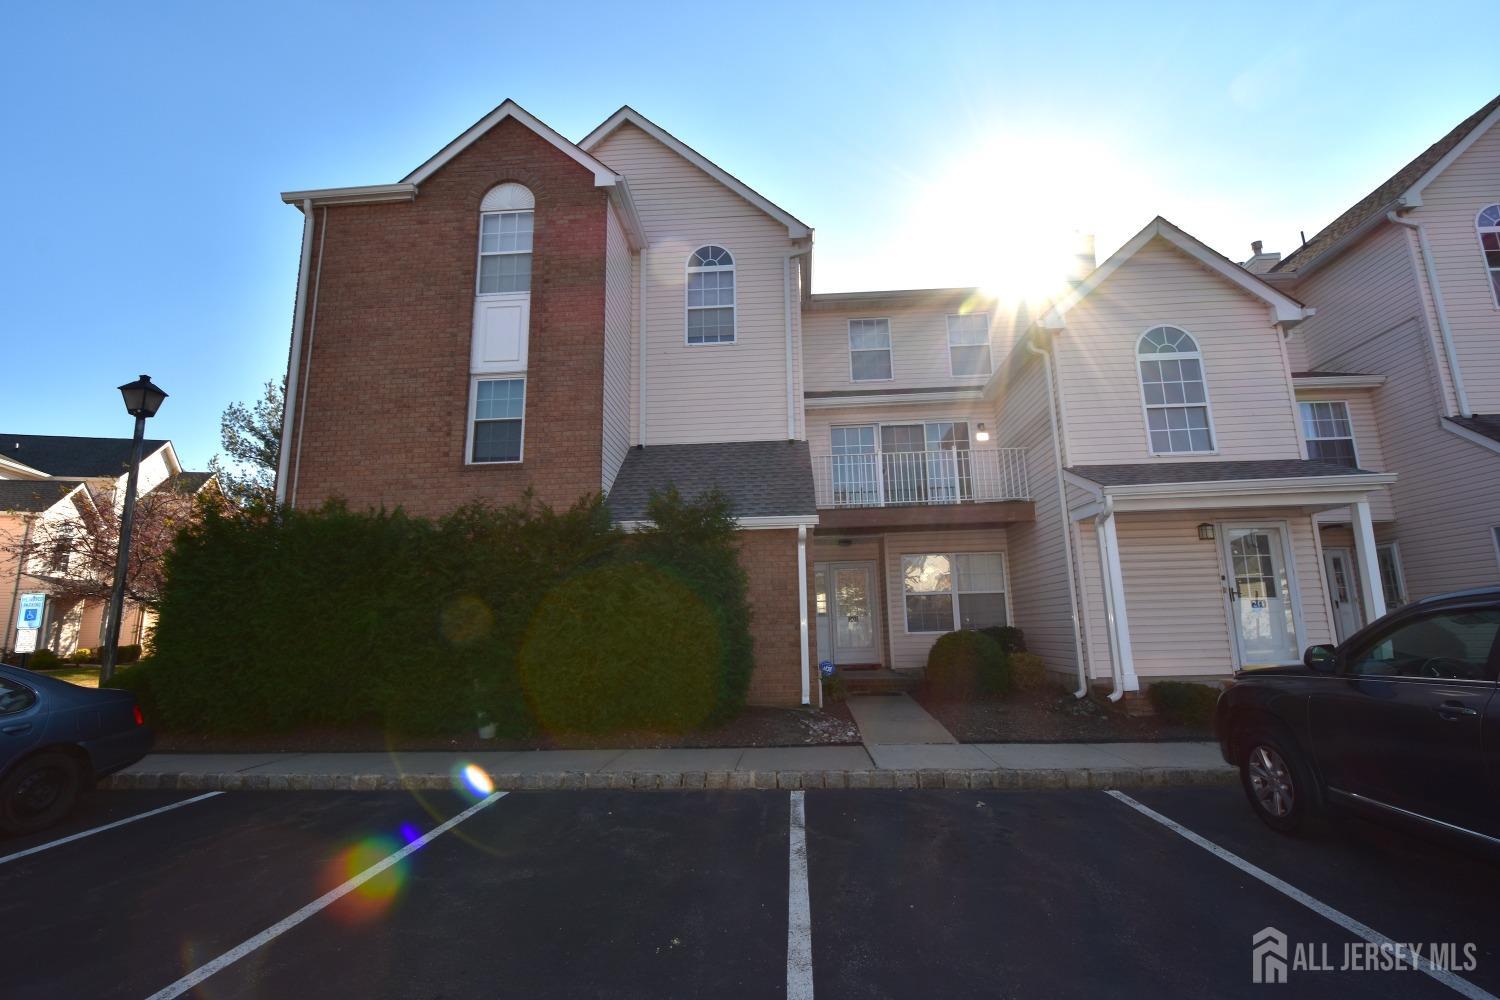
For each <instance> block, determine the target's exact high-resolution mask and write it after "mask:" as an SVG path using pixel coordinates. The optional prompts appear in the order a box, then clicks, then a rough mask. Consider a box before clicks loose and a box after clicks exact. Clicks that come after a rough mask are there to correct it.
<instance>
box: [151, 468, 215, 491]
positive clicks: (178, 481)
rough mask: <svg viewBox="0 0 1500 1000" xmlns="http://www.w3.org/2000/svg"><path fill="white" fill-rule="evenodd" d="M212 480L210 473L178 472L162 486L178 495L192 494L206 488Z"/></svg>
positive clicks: (212, 476) (212, 475)
mask: <svg viewBox="0 0 1500 1000" xmlns="http://www.w3.org/2000/svg"><path fill="white" fill-rule="evenodd" d="M213 478H214V474H213V473H212V472H179V473H177V475H175V476H173V477H172V478H171V479H168V480H167V481H166V482H165V483H163V484H162V485H163V486H166V487H168V488H169V489H173V490H176V491H177V492H178V493H187V494H193V493H197V492H198V491H199V490H201V489H203V487H205V486H207V485H208V482H209V480H210V479H213Z"/></svg>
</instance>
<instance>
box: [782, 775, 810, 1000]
mask: <svg viewBox="0 0 1500 1000" xmlns="http://www.w3.org/2000/svg"><path fill="white" fill-rule="evenodd" d="M802 796H803V793H802V792H800V791H796V792H793V793H792V821H791V825H790V828H789V829H788V832H787V854H788V857H787V900H786V996H787V1000H812V996H813V978H812V904H811V903H810V902H809V900H808V892H807V811H806V807H805V806H804V804H803V800H802Z"/></svg>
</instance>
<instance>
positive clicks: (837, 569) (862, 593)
mask: <svg viewBox="0 0 1500 1000" xmlns="http://www.w3.org/2000/svg"><path fill="white" fill-rule="evenodd" d="M828 606H829V607H828V610H829V624H830V629H829V631H830V633H831V635H832V639H833V662H834V663H839V664H844V663H879V662H880V652H879V646H880V620H879V619H880V613H879V610H878V606H877V602H876V599H875V564H874V563H865V562H858V563H852V562H851V563H830V564H829V566H828Z"/></svg>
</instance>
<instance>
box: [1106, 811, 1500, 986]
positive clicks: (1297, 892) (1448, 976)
mask: <svg viewBox="0 0 1500 1000" xmlns="http://www.w3.org/2000/svg"><path fill="white" fill-rule="evenodd" d="M1104 794H1106V795H1110V796H1113V797H1114V798H1116V799H1119V800H1120V801H1121V802H1123V803H1125V804H1126V805H1127V806H1129V807H1130V808H1132V809H1134V810H1135V811H1136V812H1138V813H1140V814H1141V815H1142V816H1145V817H1147V818H1148V819H1153V820H1155V821H1156V822H1158V823H1160V824H1161V825H1162V826H1164V827H1166V828H1167V829H1168V830H1171V831H1172V832H1173V833H1175V834H1177V835H1178V836H1179V837H1182V838H1183V839H1185V840H1187V841H1189V842H1190V843H1193V844H1197V845H1198V846H1199V847H1201V848H1203V849H1204V850H1205V851H1207V852H1208V853H1210V854H1212V855H1213V856H1214V857H1216V858H1219V859H1220V860H1223V861H1227V862H1229V863H1230V864H1232V865H1234V866H1235V867H1236V868H1238V869H1239V870H1240V871H1242V872H1244V873H1245V874H1246V875H1249V876H1250V877H1251V878H1254V879H1258V880H1259V881H1261V882H1264V883H1265V884H1266V885H1268V886H1270V887H1271V888H1272V889H1275V890H1276V891H1277V892H1279V893H1281V894H1282V895H1284V896H1287V897H1289V898H1291V899H1295V900H1296V901H1297V902H1299V903H1301V904H1302V905H1303V906H1305V907H1307V908H1308V909H1309V910H1312V911H1313V912H1314V913H1316V914H1318V915H1319V916H1320V917H1324V918H1326V919H1328V920H1331V921H1333V922H1334V923H1336V924H1338V925H1339V926H1340V927H1342V928H1343V929H1344V930H1346V931H1348V932H1349V933H1350V934H1353V935H1354V936H1355V937H1359V938H1363V939H1364V940H1366V941H1368V942H1370V943H1371V944H1373V945H1377V946H1380V947H1382V948H1390V947H1393V946H1395V944H1396V942H1395V941H1393V940H1391V939H1390V938H1388V937H1386V936H1385V935H1384V934H1382V933H1380V932H1379V931H1377V930H1375V929H1374V928H1373V927H1368V926H1366V925H1365V924H1362V923H1360V922H1359V921H1358V920H1355V919H1354V918H1353V917H1351V916H1348V915H1347V914H1344V913H1340V912H1339V911H1338V910H1335V909H1334V908H1333V907H1331V906H1329V905H1328V904H1327V903H1321V902H1319V901H1318V900H1316V899H1314V898H1313V897H1311V896H1309V895H1308V894H1307V893H1305V892H1303V891H1302V890H1301V889H1299V888H1297V887H1296V886H1294V885H1292V884H1290V883H1288V882H1284V881H1282V880H1281V879H1279V878H1277V877H1276V876H1275V875H1272V874H1271V873H1270V872H1268V871H1266V870H1265V869H1263V868H1257V867H1256V866H1255V865H1252V864H1251V863H1250V862H1248V861H1246V860H1245V859H1244V858H1242V857H1240V856H1239V855H1238V854H1235V853H1234V852H1232V851H1226V850H1225V849H1224V848H1222V847H1220V846H1219V845H1218V844H1215V843H1214V842H1213V841H1211V840H1208V839H1206V838H1204V837H1200V836H1199V835H1198V834H1196V833H1194V832H1193V831H1192V830H1189V829H1188V828H1187V827H1185V826H1183V825H1182V824H1181V823H1178V822H1177V821H1176V820H1173V819H1169V818H1168V817H1166V816H1163V815H1162V814H1161V813H1159V812H1157V811H1156V810H1155V809H1152V808H1150V807H1149V806H1145V805H1142V804H1141V803H1139V802H1137V801H1136V800H1135V799H1133V798H1131V797H1130V796H1129V795H1126V794H1125V793H1124V792H1117V791H1114V790H1113V789H1111V790H1109V791H1106V792H1105V793H1104ZM1418 962H1419V967H1420V969H1421V971H1422V972H1425V973H1427V975H1429V976H1431V977H1432V978H1433V979H1436V980H1437V981H1438V982H1440V983H1442V984H1443V985H1444V986H1447V987H1448V988H1449V989H1452V990H1454V991H1455V992H1457V993H1460V994H1462V995H1463V996H1466V997H1469V998H1470V1000H1500V998H1497V997H1496V996H1495V995H1494V994H1493V993H1487V992H1485V991H1484V990H1482V989H1480V988H1479V987H1478V986H1475V985H1474V984H1473V983H1471V982H1469V981H1468V980H1467V979H1464V978H1463V977H1462V976H1457V975H1454V974H1453V973H1452V972H1449V971H1448V970H1446V969H1440V968H1438V967H1437V966H1435V965H1433V964H1432V962H1431V961H1430V960H1429V959H1427V958H1419V959H1418Z"/></svg>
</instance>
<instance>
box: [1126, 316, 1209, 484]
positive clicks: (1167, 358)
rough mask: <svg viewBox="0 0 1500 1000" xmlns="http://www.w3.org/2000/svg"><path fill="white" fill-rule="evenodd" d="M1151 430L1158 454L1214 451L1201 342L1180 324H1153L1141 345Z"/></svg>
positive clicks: (1149, 434)
mask: <svg viewBox="0 0 1500 1000" xmlns="http://www.w3.org/2000/svg"><path fill="white" fill-rule="evenodd" d="M1136 354H1137V361H1138V371H1139V374H1140V378H1141V394H1142V397H1143V398H1144V399H1145V404H1146V433H1147V437H1148V439H1149V441H1150V444H1151V452H1152V454H1154V455H1172V454H1198V453H1203V452H1211V451H1213V450H1214V435H1213V428H1212V423H1211V421H1210V419H1209V413H1208V388H1207V386H1206V385H1205V383H1204V381H1203V355H1202V354H1200V353H1199V352H1198V342H1197V341H1195V340H1194V339H1193V338H1192V337H1191V336H1189V335H1188V332H1187V331H1186V330H1183V329H1180V328H1178V327H1175V326H1157V327H1152V328H1151V329H1150V330H1147V331H1146V332H1145V333H1144V334H1142V335H1141V339H1140V342H1139V343H1138V344H1137V345H1136Z"/></svg>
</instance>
